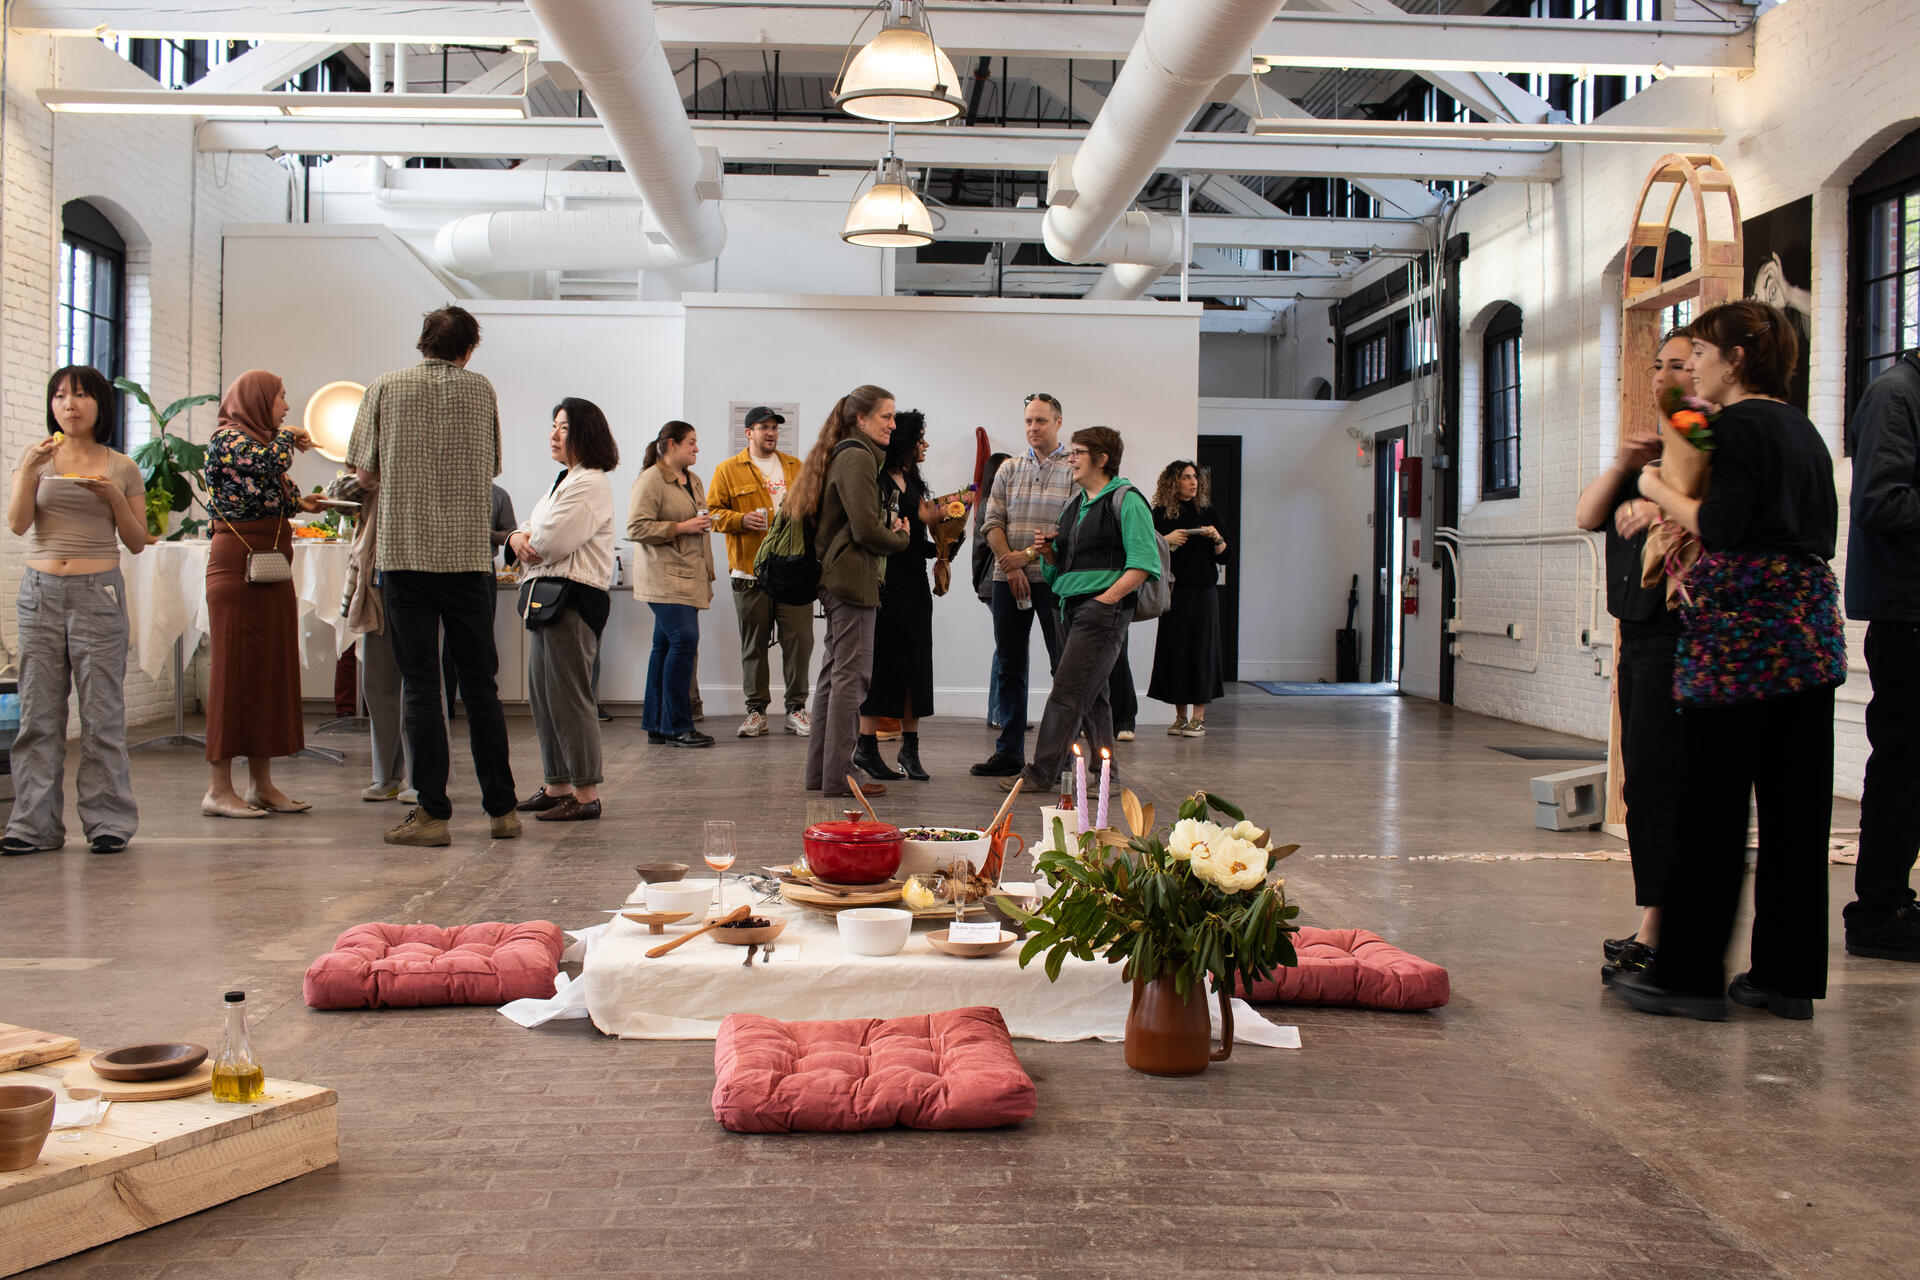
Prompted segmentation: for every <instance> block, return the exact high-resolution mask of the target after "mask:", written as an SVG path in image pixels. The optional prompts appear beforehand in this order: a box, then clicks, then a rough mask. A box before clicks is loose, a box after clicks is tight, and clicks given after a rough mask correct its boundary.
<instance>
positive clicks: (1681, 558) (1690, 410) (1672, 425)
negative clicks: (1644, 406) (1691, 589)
mask: <svg viewBox="0 0 1920 1280" xmlns="http://www.w3.org/2000/svg"><path fill="white" fill-rule="evenodd" d="M1660 412H1661V415H1662V416H1663V417H1664V418H1665V419H1666V425H1665V427H1664V428H1663V429H1662V430H1661V433H1660V435H1661V439H1662V440H1663V442H1664V447H1663V448H1662V449H1661V452H1660V475H1661V477H1662V478H1663V479H1665V480H1666V482H1667V483H1668V484H1670V485H1672V486H1673V487H1674V488H1675V489H1677V490H1679V491H1680V492H1681V493H1683V494H1685V495H1687V496H1688V497H1690V498H1703V497H1705V496H1706V493H1707V484H1708V482H1709V481H1710V480H1712V478H1713V450H1714V448H1715V446H1716V442H1715V440H1714V438H1713V424H1714V422H1715V420H1717V419H1718V418H1719V416H1720V410H1719V409H1718V408H1717V407H1716V406H1714V405H1713V404H1711V403H1709V402H1708V401H1705V400H1702V399H1700V398H1699V397H1698V396H1690V395H1688V394H1686V393H1685V392H1684V391H1682V390H1680V388H1678V387H1668V388H1667V389H1666V390H1664V391H1662V392H1661V393H1660ZM1701 550H1702V549H1701V546H1700V539H1698V538H1696V537H1695V536H1694V535H1693V534H1691V533H1689V532H1687V530H1686V529H1685V528H1683V527H1681V526H1680V525H1679V524H1677V523H1675V522H1674V521H1672V520H1669V519H1667V518H1666V517H1665V516H1664V515H1663V516H1662V517H1661V518H1660V519H1659V520H1657V521H1655V522H1654V526H1653V529H1652V530H1651V531H1650V532H1649V533H1648V534H1647V545H1646V548H1645V549H1644V550H1643V551H1642V552H1641V557H1642V559H1641V570H1640V583H1641V585H1642V586H1647V587H1652V586H1657V585H1658V584H1659V583H1660V582H1661V580H1662V579H1665V581H1666V591H1667V608H1669V609H1677V608H1679V607H1680V605H1681V603H1682V602H1683V601H1688V600H1690V599H1691V596H1690V594H1689V593H1688V591H1687V575H1688V574H1690V573H1692V572H1693V566H1694V565H1695V564H1697V563H1698V562H1699V560H1700V556H1701Z"/></svg>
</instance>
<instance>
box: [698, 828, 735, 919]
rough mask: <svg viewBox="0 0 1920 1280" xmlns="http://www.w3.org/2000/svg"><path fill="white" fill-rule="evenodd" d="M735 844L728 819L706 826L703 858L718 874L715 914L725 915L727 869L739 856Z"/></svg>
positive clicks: (715, 886) (715, 887) (715, 891)
mask: <svg viewBox="0 0 1920 1280" xmlns="http://www.w3.org/2000/svg"><path fill="white" fill-rule="evenodd" d="M738 852H739V851H738V849H737V847H736V845H735V842H734V831H733V823H732V822H731V821H730V820H726V819H717V820H714V821H711V822H708V823H707V824H706V844H705V847H704V848H703V849H702V851H701V857H702V858H704V859H705V861H706V864H707V865H708V866H709V867H711V868H712V869H713V870H714V871H715V872H717V873H718V876H717V883H716V884H715V885H714V908H715V914H721V915H724V914H725V912H726V905H727V874H726V873H727V868H729V867H731V866H732V865H733V860H734V858H735V857H736V856H738Z"/></svg>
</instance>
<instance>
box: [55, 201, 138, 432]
mask: <svg viewBox="0 0 1920 1280" xmlns="http://www.w3.org/2000/svg"><path fill="white" fill-rule="evenodd" d="M60 220H61V232H60V302H59V310H58V315H57V317H56V320H55V329H56V331H57V332H56V333H55V336H54V365H55V367H56V368H64V367H65V366H67V365H70V364H89V365H92V366H93V367H94V368H96V369H98V370H99V371H100V372H101V373H104V374H106V375H107V380H108V381H109V382H111V381H112V380H113V379H115V378H117V377H119V376H120V375H121V374H122V373H124V372H125V371H126V351H127V245H126V241H124V240H122V239H121V238H120V233H119V232H118V231H116V230H114V227H113V224H112V223H111V222H109V221H107V218H106V215H105V214H103V213H101V212H100V211H99V210H98V209H96V208H94V207H93V206H92V205H90V204H88V203H87V202H86V201H85V200H69V201H67V203H66V205H65V207H64V208H62V209H61V211H60ZM120 425H122V424H119V423H116V424H115V428H116V430H115V433H114V434H115V437H116V438H118V435H119V431H118V428H119V426H120Z"/></svg>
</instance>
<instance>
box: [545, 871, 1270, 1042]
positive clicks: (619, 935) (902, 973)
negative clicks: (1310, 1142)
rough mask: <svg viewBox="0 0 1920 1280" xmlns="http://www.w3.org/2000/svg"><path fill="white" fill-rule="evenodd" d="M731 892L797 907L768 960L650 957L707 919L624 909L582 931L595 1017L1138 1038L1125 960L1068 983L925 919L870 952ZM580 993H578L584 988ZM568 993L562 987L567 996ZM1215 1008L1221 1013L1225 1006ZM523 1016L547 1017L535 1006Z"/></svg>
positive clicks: (668, 1035)
mask: <svg viewBox="0 0 1920 1280" xmlns="http://www.w3.org/2000/svg"><path fill="white" fill-rule="evenodd" d="M641 892H642V891H641V890H640V889H635V891H634V893H633V895H632V896H633V897H634V898H636V899H637V898H639V897H640V896H641ZM727 901H728V905H729V906H738V905H739V904H741V903H743V902H752V903H753V904H754V911H755V913H756V914H759V915H780V916H785V917H786V919H787V927H786V931H785V932H784V933H782V934H781V935H780V937H779V938H778V939H777V940H776V941H775V943H774V955H773V959H772V960H770V961H767V962H766V963H764V964H763V963H761V962H760V961H759V960H758V959H756V960H755V961H754V964H753V967H752V968H750V969H749V968H746V967H744V966H743V965H742V963H741V961H742V960H743V959H744V952H745V950H746V949H745V948H744V947H736V946H728V945H725V944H722V943H717V942H713V941H711V940H709V939H708V938H695V939H694V940H693V941H691V942H688V943H686V944H685V945H684V946H681V947H679V948H677V949H676V950H673V951H670V952H668V953H667V954H666V955H664V956H661V957H660V958H659V959H655V960H650V959H648V958H647V955H646V953H647V952H648V951H649V950H651V949H652V948H654V947H657V946H659V945H660V944H661V943H663V942H669V941H671V940H672V939H673V938H674V937H676V936H678V935H681V934H684V933H686V932H688V931H689V929H691V928H692V927H693V926H694V925H695V924H697V921H688V922H686V923H684V924H680V925H671V926H669V927H668V928H667V931H666V933H665V934H664V935H660V934H654V933H651V932H649V931H648V930H647V928H646V927H645V926H644V925H638V924H635V923H633V922H632V921H630V920H626V919H623V918H622V917H620V916H614V917H613V918H612V919H611V920H610V921H609V922H608V923H607V924H605V925H602V926H596V928H595V929H592V930H584V931H582V932H583V933H584V934H585V935H586V936H585V937H584V938H583V943H584V947H583V958H582V967H581V971H580V977H579V979H578V980H577V985H578V986H580V987H582V988H584V999H585V1004H586V1010H587V1014H588V1016H589V1017H591V1018H592V1019H593V1025H594V1026H596V1027H598V1028H599V1029H600V1030H601V1031H604V1032H605V1033H607V1034H608V1035H614V1036H621V1037H623V1038H626V1039H633V1040H711V1039H713V1038H714V1036H715V1035H717V1034H718V1033H719V1030H720V1022H721V1019H723V1018H725V1017H726V1015H727V1014H729V1013H758V1014H764V1015H766V1016H767V1017H771V1018H780V1019H782V1020H784V1021H789V1022H793V1021H808V1020H813V1019H823V1018H901V1017H907V1016H910V1015H913V1014H924V1013H938V1012H940V1011H942V1010H946V1009H959V1008H964V1007H966V1006H968V1005H992V1006H994V1007H995V1008H997V1009H999V1010H1000V1013H1001V1016H1003V1017H1004V1018H1005V1019H1006V1021H1007V1029H1008V1030H1009V1031H1011V1032H1012V1033H1013V1034H1014V1035H1015V1036H1017V1037H1020V1038H1022V1039H1027V1040H1120V1039H1124V1038H1125V1036H1126V1031H1127V1004H1128V999H1129V994H1130V988H1129V987H1128V986H1127V985H1126V984H1125V983H1123V982H1121V981H1120V966H1119V965H1117V964H1108V963H1107V962H1106V961H1104V960H1096V961H1092V962H1088V961H1082V960H1075V959H1073V958H1072V957H1068V959H1067V962H1066V964H1065V965H1064V966H1063V967H1062V968H1061V970H1060V979H1059V981H1057V982H1048V981H1047V975H1046V972H1045V969H1044V968H1043V967H1042V963H1041V960H1040V959H1038V958H1036V959H1035V960H1034V961H1033V963H1032V964H1031V965H1029V966H1028V967H1027V968H1025V969H1022V968H1021V967H1020V964H1019V955H1020V947H1019V946H1018V945H1016V946H1013V947H1009V948H1008V949H1007V950H1005V951H1003V952H1001V953H1000V954H999V955H997V956H990V957H987V958H985V959H979V960H965V959H961V958H960V957H958V956H949V955H944V954H942V953H941V952H938V951H935V950H934V949H933V944H932V943H930V942H928V941H927V934H928V933H929V932H930V931H932V930H933V929H937V928H943V927H945V922H927V923H917V924H916V925H915V927H914V932H913V936H912V937H911V938H909V939H908V940H907V945H906V949H905V950H903V951H901V952H900V953H899V954H898V955H892V956H859V955H853V954H850V953H848V952H845V951H842V950H841V948H840V934H839V929H838V927H837V926H836V925H835V923H834V920H833V918H832V917H831V916H828V915H823V914H820V913H818V912H813V911H807V910H804V909H802V908H800V907H796V906H792V905H789V904H780V905H773V904H762V903H761V902H760V901H759V896H758V895H757V894H752V893H749V892H748V891H747V890H746V889H745V887H744V886H737V885H736V884H735V883H734V882H732V881H729V882H728V884H727ZM569 989H570V988H569ZM572 995H573V1000H574V1001H575V1002H576V1003H577V1002H578V1000H579V999H580V997H581V992H579V991H574V992H573V993H572ZM563 998H564V995H563V996H557V997H555V1001H556V1003H558V1002H561V1001H562V1000H563ZM520 1003H522V1004H527V1005H530V1004H532V1003H533V1002H530V1001H523V1002H520ZM1213 1014H1214V1019H1215V1022H1216V1023H1217V1022H1218V1020H1219V1008H1218V1005H1217V1004H1215V1005H1214V1006H1213ZM509 1016H513V1015H509ZM563 1016H564V1015H563ZM1233 1018H1234V1032H1235V1035H1234V1041H1235V1043H1236V1044H1239V1043H1242V1042H1244V1043H1247V1044H1267V1045H1272V1046H1275V1047H1281V1048H1298V1047H1299V1044H1300V1040H1299V1032H1298V1030H1297V1029H1296V1028H1293V1027H1280V1026H1275V1025H1274V1024H1272V1023H1270V1022H1268V1021H1267V1020H1266V1019H1265V1018H1262V1017H1261V1016H1260V1015H1259V1014H1257V1013H1255V1012H1254V1011H1253V1009H1252V1008H1251V1007H1250V1006H1249V1005H1247V1004H1246V1003H1245V1002H1244V1001H1241V1000H1236V1001H1234V1002H1233ZM515 1020H516V1021H521V1022H523V1024H524V1025H537V1021H535V1020H533V1019H532V1017H531V1015H529V1017H527V1018H519V1017H516V1018H515ZM1215 1031H1216V1034H1217V1033H1218V1027H1217V1026H1216V1028H1215Z"/></svg>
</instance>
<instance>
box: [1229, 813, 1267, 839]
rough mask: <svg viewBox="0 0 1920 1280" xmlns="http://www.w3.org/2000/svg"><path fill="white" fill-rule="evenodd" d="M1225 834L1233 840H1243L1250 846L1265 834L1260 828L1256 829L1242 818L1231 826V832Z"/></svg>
mask: <svg viewBox="0 0 1920 1280" xmlns="http://www.w3.org/2000/svg"><path fill="white" fill-rule="evenodd" d="M1227 834H1228V835H1230V836H1232V837H1233V838H1234V839H1235V840H1244V841H1246V842H1247V843H1248V844H1252V843H1253V842H1254V841H1256V840H1258V839H1259V838H1260V837H1261V836H1263V835H1265V834H1266V832H1265V831H1264V830H1262V829H1261V828H1259V827H1256V826H1255V825H1254V824H1253V823H1251V822H1248V821H1247V820H1246V819H1245V818H1242V819H1241V820H1240V821H1238V822H1236V823H1234V824H1233V830H1231V831H1229V832H1227Z"/></svg>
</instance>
